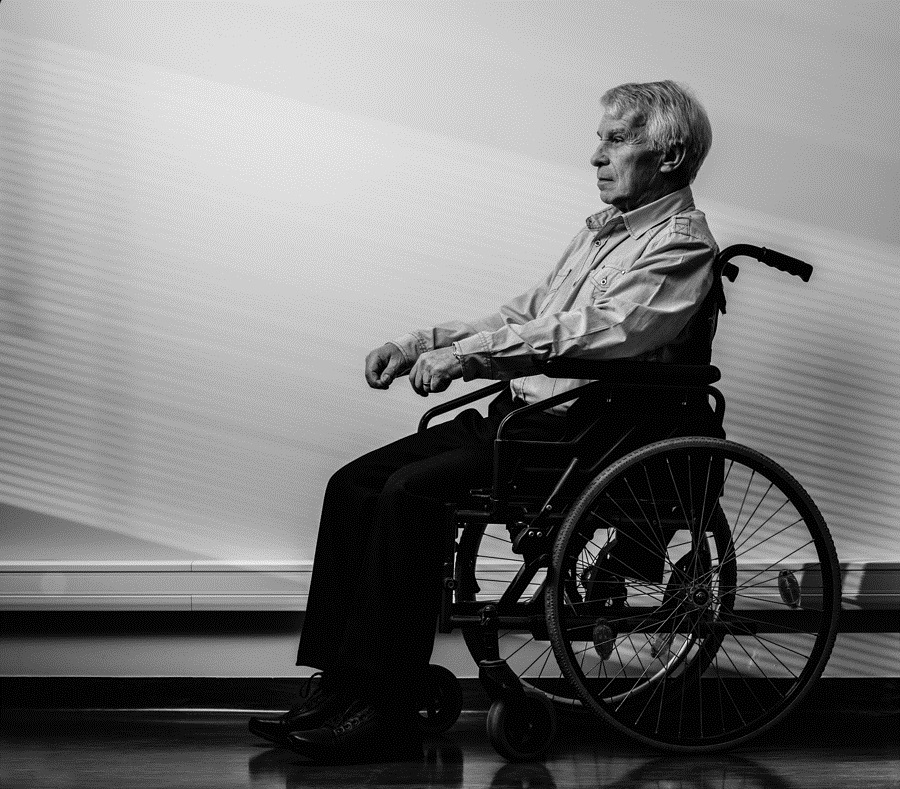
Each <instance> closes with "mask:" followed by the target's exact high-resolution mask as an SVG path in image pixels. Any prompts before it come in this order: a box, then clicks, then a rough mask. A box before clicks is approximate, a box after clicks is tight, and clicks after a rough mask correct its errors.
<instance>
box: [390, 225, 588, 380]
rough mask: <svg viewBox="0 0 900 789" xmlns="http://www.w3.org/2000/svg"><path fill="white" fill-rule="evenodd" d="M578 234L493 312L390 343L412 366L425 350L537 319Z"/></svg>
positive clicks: (419, 332) (442, 324)
mask: <svg viewBox="0 0 900 789" xmlns="http://www.w3.org/2000/svg"><path fill="white" fill-rule="evenodd" d="M582 232H584V231H582ZM581 235H582V234H581V233H579V234H577V235H576V236H575V238H573V239H572V241H571V242H570V244H569V246H568V247H567V248H566V251H565V252H564V253H563V255H562V257H561V258H560V260H559V262H558V263H557V264H556V265H555V266H554V267H553V269H552V270H551V271H550V273H549V274H548V275H547V277H546V278H545V279H544V280H542V281H541V282H539V283H537V284H536V285H535V286H534V287H532V288H529V289H528V290H526V291H525V292H524V293H522V294H520V295H518V296H516V297H515V298H514V299H512V300H511V301H508V302H507V303H506V304H504V305H503V306H502V307H500V309H499V310H498V311H497V312H494V313H492V314H490V315H485V316H484V317H482V318H477V319H475V320H470V321H456V320H453V321H447V322H446V323H440V324H438V325H437V326H434V327H433V328H430V329H419V330H418V331H413V332H409V333H407V334H404V335H402V336H401V337H398V338H397V339H395V340H391V341H390V342H391V343H392V344H393V345H396V346H397V347H398V348H399V349H400V350H401V352H402V353H403V356H404V357H405V359H406V362H407V364H408V365H409V366H412V365H413V364H414V363H415V361H416V359H418V358H419V356H421V355H422V354H423V353H425V352H426V351H433V350H434V349H435V348H449V347H450V346H451V345H454V344H455V343H456V342H457V341H459V340H464V339H466V338H469V337H473V336H476V335H481V334H493V333H494V332H496V331H499V330H501V329H503V327H505V326H509V325H522V324H526V323H528V322H530V321H533V320H535V319H536V318H537V317H538V310H539V309H540V307H541V305H542V304H543V302H544V299H545V298H546V297H547V294H548V293H549V291H550V285H551V284H552V283H553V280H554V278H555V277H556V275H557V273H558V272H559V271H560V269H561V268H563V266H565V264H566V262H567V261H568V259H569V255H570V254H571V252H572V250H573V249H574V248H575V247H576V246H577V244H578V241H579V239H580V236H581ZM473 377H474V378H480V377H484V376H473ZM467 380H468V379H467Z"/></svg>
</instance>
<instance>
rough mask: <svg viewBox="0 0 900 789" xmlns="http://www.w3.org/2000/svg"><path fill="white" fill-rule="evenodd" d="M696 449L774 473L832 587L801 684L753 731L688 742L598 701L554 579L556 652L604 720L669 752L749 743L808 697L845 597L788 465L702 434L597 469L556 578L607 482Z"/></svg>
mask: <svg viewBox="0 0 900 789" xmlns="http://www.w3.org/2000/svg"><path fill="white" fill-rule="evenodd" d="M693 448H699V449H706V450H709V451H718V452H722V453H724V455H726V456H729V455H730V456H731V457H732V458H739V459H741V461H742V463H744V465H745V466H746V467H747V468H750V469H754V468H756V469H759V470H761V471H764V472H765V473H767V474H768V475H770V476H769V477H768V478H769V479H777V480H778V481H779V482H780V483H781V485H782V486H783V488H782V492H784V491H785V490H786V491H788V492H789V493H790V500H791V503H792V504H793V505H794V506H795V507H796V508H797V510H798V512H800V513H801V514H803V515H804V518H805V519H806V521H807V525H808V527H809V528H810V529H811V531H812V534H813V537H814V539H815V544H816V549H817V551H818V553H819V557H820V558H819V561H820V564H821V566H822V573H823V577H827V579H828V582H827V584H826V588H827V592H826V591H825V590H823V605H822V612H823V624H822V625H821V626H820V629H819V633H818V636H817V640H816V643H815V647H814V649H813V650H812V654H811V655H810V657H809V658H808V660H807V664H806V666H805V668H804V670H803V671H802V673H801V675H800V677H798V678H797V683H796V684H797V686H798V687H797V688H796V689H794V690H792V692H791V693H790V696H789V698H788V699H787V700H786V702H785V703H784V704H782V705H780V706H778V707H777V708H776V709H774V710H773V711H772V712H771V713H770V714H768V715H765V716H762V720H761V721H760V722H759V723H758V724H756V725H755V728H753V729H752V730H744V731H740V732H735V733H734V735H732V736H729V735H727V734H724V735H722V736H721V737H720V738H719V739H718V740H717V741H714V740H709V741H707V742H686V741H682V740H680V739H679V738H676V739H665V738H658V737H656V736H652V737H651V736H647V735H645V734H642V733H640V732H638V731H635V730H634V729H633V728H632V727H631V725H630V724H629V723H628V722H625V721H622V720H620V719H619V718H618V717H617V716H616V714H615V710H614V709H610V708H607V707H605V706H604V705H603V704H601V703H599V702H597V701H596V700H594V699H593V697H592V696H591V694H590V692H589V691H588V690H587V689H586V688H585V686H584V685H583V684H582V682H581V679H580V677H579V672H578V670H577V668H576V667H575V665H574V662H573V661H572V659H571V655H570V654H569V652H568V648H567V642H566V637H565V625H564V622H563V621H562V619H561V617H560V607H561V605H562V604H561V597H562V592H561V590H560V589H559V588H558V585H557V584H556V583H551V584H550V585H548V587H547V590H546V592H545V596H546V602H547V620H548V621H547V625H548V630H549V633H550V640H551V642H552V643H553V647H554V651H555V652H556V658H557V661H558V662H559V664H560V666H561V667H562V668H563V670H564V672H565V674H566V676H567V677H568V679H569V680H570V682H571V683H572V685H573V687H574V688H575V690H576V691H577V692H578V694H579V696H580V697H581V698H582V700H583V701H584V703H585V705H586V706H587V707H589V708H591V709H592V710H593V711H594V712H595V713H596V714H597V715H598V716H599V717H600V718H601V719H602V720H604V721H606V722H607V723H609V724H611V725H612V726H613V727H614V728H616V729H618V730H619V731H621V732H623V733H625V734H627V735H629V736H631V737H633V738H634V739H636V740H638V741H639V742H641V743H643V744H645V745H650V746H652V747H655V748H661V749H663V750H670V751H681V752H694V753H703V752H707V753H708V752H714V751H719V750H724V749H725V748H730V747H734V746H736V745H739V744H741V743H743V742H746V741H747V740H749V739H751V738H752V737H755V736H758V735H759V734H761V733H762V732H764V731H766V730H768V729H770V728H771V727H772V726H774V725H775V724H776V723H777V722H779V721H780V720H782V719H783V718H784V716H785V715H786V714H787V713H788V712H789V711H790V710H791V709H792V708H794V707H795V706H796V705H797V704H798V703H799V702H800V701H801V700H802V699H803V697H804V696H805V695H806V693H807V692H808V691H809V689H810V688H811V687H812V685H813V684H814V683H815V681H816V680H817V679H818V677H819V676H821V674H822V671H823V670H824V668H825V664H826V663H827V661H828V657H829V655H830V654H831V649H832V647H833V645H834V641H835V636H836V633H837V620H838V614H839V610H840V601H841V587H840V584H841V578H840V569H839V565H838V559H837V554H836V552H835V549H834V543H833V541H832V539H831V535H830V534H829V532H828V528H827V526H826V525H825V521H824V519H823V518H822V515H821V513H820V512H819V510H818V508H817V507H816V505H815V503H814V502H813V501H812V499H811V498H810V496H809V494H808V493H807V492H806V491H805V490H804V489H803V487H802V486H801V485H800V484H799V483H798V482H797V481H796V480H795V479H794V478H793V477H792V476H791V475H790V474H789V473H788V472H787V471H785V469H784V468H782V467H781V466H780V465H778V464H777V463H775V462H774V461H773V460H772V459H771V458H768V457H766V456H765V455H763V454H762V453H760V452H757V451H756V450H753V449H750V448H749V447H746V446H743V445H741V444H736V443H734V442H731V441H725V440H722V439H713V438H703V437H685V438H672V439H666V440H665V441H659V442H655V443H653V444H649V445H647V446H645V447H643V448H641V449H638V450H636V451H634V452H632V453H629V454H628V455H626V456H625V457H623V458H621V459H619V460H617V461H616V462H614V463H613V464H611V465H610V466H609V467H608V468H606V469H605V470H604V471H602V472H601V473H600V474H598V476H597V477H596V478H595V479H594V481H593V482H592V483H590V484H589V485H588V487H587V488H585V490H584V491H583V492H582V494H581V496H579V498H578V500H577V501H576V502H575V504H574V505H573V506H572V507H571V508H570V510H569V513H568V515H567V518H566V521H565V522H564V523H563V526H562V528H561V529H560V532H559V534H558V535H557V540H556V544H555V546H554V554H553V573H554V575H555V576H557V577H559V576H560V568H561V566H562V563H563V561H564V557H565V554H566V552H567V546H568V542H569V539H570V538H571V536H572V534H573V532H574V531H575V529H576V528H577V525H578V522H579V520H580V519H581V517H582V515H583V513H584V512H585V511H586V510H587V509H588V508H589V507H590V506H591V504H592V502H593V501H594V500H595V498H596V497H598V496H599V495H600V493H601V492H602V491H603V490H604V489H605V488H606V487H607V485H610V484H612V481H613V480H614V479H615V478H616V477H617V476H618V475H620V474H622V473H624V472H625V471H627V470H628V469H629V468H631V467H632V466H634V465H637V463H640V462H643V460H645V459H646V458H650V457H654V456H657V455H661V454H664V453H666V452H670V451H679V450H686V449H693ZM823 583H824V581H823ZM679 737H680V734H679Z"/></svg>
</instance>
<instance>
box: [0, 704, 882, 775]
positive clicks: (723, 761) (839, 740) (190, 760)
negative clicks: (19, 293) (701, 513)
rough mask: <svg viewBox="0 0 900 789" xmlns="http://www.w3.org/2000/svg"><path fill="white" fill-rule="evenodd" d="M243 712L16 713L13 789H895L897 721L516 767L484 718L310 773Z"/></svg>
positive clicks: (602, 743) (587, 730)
mask: <svg viewBox="0 0 900 789" xmlns="http://www.w3.org/2000/svg"><path fill="white" fill-rule="evenodd" d="M247 716H248V714H247V713H245V712H241V713H232V712H204V711H197V710H192V711H187V712H173V711H165V712H148V711H110V710H103V711H83V710H82V711H79V710H61V711H60V710H57V711H54V710H25V711H17V710H10V709H7V710H5V711H4V712H3V718H2V721H3V728H2V740H0V786H2V787H3V788H4V789H18V787H22V789H25V788H26V787H27V789H43V787H66V788H67V789H68V788H70V787H71V788H73V789H74V788H78V789H80V788H82V787H84V789H113V788H115V789H123V788H124V787H167V788H172V789H175V788H176V787H191V789H199V788H200V787H210V789H213V788H214V789H230V787H254V789H263V787H266V788H268V787H278V789H282V788H284V787H371V788H372V789H378V788H379V787H392V789H396V788H397V787H465V789H470V787H521V788H522V789H525V788H526V787H528V788H530V789H537V787H597V788H599V787H653V788H654V789H686V788H687V787H696V788H697V789H732V787H735V788H737V787H739V788H740V789H756V788H757V787H759V788H760V789H762V788H763V787H765V788H766V789H823V788H828V787H841V789H844V788H845V787H857V786H858V787H866V789H881V788H882V787H885V788H886V787H891V788H892V789H897V787H900V734H898V732H900V728H898V723H900V721H898V718H897V716H896V714H886V713H884V712H863V711H848V710H843V711H836V712H829V713H828V714H827V715H823V714H822V711H821V710H808V711H800V712H797V713H795V714H793V715H792V716H791V718H790V719H789V721H788V723H787V724H786V725H783V726H781V727H780V728H778V730H776V731H772V732H769V733H766V734H765V735H763V736H762V737H760V738H758V739H757V740H755V741H753V742H752V743H750V744H748V745H744V746H743V747H741V748H740V749H738V750H736V751H734V752H731V753H726V754H713V755H708V756H705V757H693V756H680V755H675V756H672V755H663V754H659V753H654V752H651V751H648V750H646V749H644V748H642V747H640V746H638V745H636V744H633V743H631V742H630V741H628V740H624V739H622V738H621V737H619V736H617V735H615V734H614V733H611V732H608V731H605V730H603V729H601V728H599V727H598V726H597V725H596V724H594V723H593V722H592V721H591V722H589V725H586V726H585V725H584V724H582V725H580V726H579V725H573V724H572V723H564V724H563V726H562V728H561V730H560V732H559V736H558V737H557V740H556V743H555V745H554V747H553V749H552V751H551V753H550V755H549V757H548V758H547V760H546V761H544V762H541V763H534V764H509V763H507V762H505V761H504V760H503V759H502V758H501V757H499V756H498V755H497V754H496V753H495V752H494V750H493V749H492V748H491V746H490V744H489V742H488V739H487V736H486V734H485V729H484V719H485V713H484V712H469V713H465V714H464V715H463V717H462V718H461V719H460V720H459V722H458V723H457V724H456V726H454V727H453V729H451V730H450V731H449V732H448V733H447V734H445V735H442V736H440V737H435V738H431V739H429V740H427V741H426V742H425V744H424V746H423V749H422V756H421V758H420V759H417V760H412V761H404V762H392V763H387V764H367V765H357V766H352V767H313V766H310V765H308V764H305V763H303V761H302V760H301V759H300V757H298V756H296V755H295V754H293V753H292V752H291V751H287V750H281V749H275V748H269V747H267V746H266V744H265V743H264V742H262V741H260V740H258V739H257V738H256V737H254V736H252V735H251V734H249V732H248V731H247V728H246V719H247Z"/></svg>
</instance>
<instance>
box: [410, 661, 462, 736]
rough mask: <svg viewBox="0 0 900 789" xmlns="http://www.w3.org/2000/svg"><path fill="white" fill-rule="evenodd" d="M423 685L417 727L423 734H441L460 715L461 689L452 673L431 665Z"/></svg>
mask: <svg viewBox="0 0 900 789" xmlns="http://www.w3.org/2000/svg"><path fill="white" fill-rule="evenodd" d="M425 683H426V684H425V688H424V691H423V693H424V696H425V697H424V698H423V700H422V703H421V704H420V705H419V719H420V724H419V727H420V729H421V730H422V733H423V734H443V733H444V732H445V731H447V730H448V729H450V728H451V727H452V726H453V724H455V723H456V721H458V720H459V716H460V714H461V713H462V706H463V695H462V688H461V687H460V684H459V680H458V679H457V678H456V676H455V675H454V674H453V672H452V671H450V670H449V669H446V668H444V667H443V666H436V665H433V664H432V665H430V666H429V667H428V673H427V675H426V679H425Z"/></svg>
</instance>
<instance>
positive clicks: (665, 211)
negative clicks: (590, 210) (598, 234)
mask: <svg viewBox="0 0 900 789" xmlns="http://www.w3.org/2000/svg"><path fill="white" fill-rule="evenodd" d="M693 207H694V195H693V193H692V192H691V187H689V186H685V187H684V188H683V189H678V190H677V191H675V192H669V194H667V195H664V196H663V197H660V198H659V200H654V201H653V202H652V203H647V205H642V206H641V207H640V208H635V209H634V210H633V211H627V212H626V213H624V214H623V213H622V212H621V211H619V209H618V208H616V207H615V206H610V207H609V208H607V209H605V210H604V211H599V212H598V213H596V214H592V215H591V216H589V217H588V218H587V226H588V228H589V229H590V230H600V229H601V228H602V227H603V226H604V225H606V224H607V223H608V222H610V221H612V220H613V219H617V218H619V217H621V218H622V221H623V222H624V223H625V227H626V228H627V230H628V232H629V233H630V234H631V237H632V238H640V237H641V236H642V235H643V234H644V233H646V232H647V231H648V230H650V228H652V227H656V225H658V224H660V223H661V222H665V221H666V220H667V219H670V218H671V217H673V216H675V214H680V213H682V212H683V211H688V210H690V209H692V208H693Z"/></svg>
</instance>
